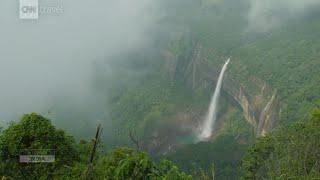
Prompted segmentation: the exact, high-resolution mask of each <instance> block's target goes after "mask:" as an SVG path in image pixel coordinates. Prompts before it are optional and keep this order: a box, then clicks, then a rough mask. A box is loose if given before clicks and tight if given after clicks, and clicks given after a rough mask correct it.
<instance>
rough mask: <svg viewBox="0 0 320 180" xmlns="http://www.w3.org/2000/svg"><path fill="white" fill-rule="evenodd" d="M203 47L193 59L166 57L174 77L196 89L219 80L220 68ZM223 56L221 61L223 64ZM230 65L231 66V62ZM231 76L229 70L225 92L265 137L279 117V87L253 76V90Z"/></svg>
mask: <svg viewBox="0 0 320 180" xmlns="http://www.w3.org/2000/svg"><path fill="white" fill-rule="evenodd" d="M201 50H202V47H201V45H200V44H197V45H195V47H194V50H193V53H191V54H192V55H191V56H190V58H187V59H186V58H181V59H179V58H173V59H170V60H167V61H170V62H171V65H173V66H174V68H172V67H171V73H172V76H173V79H178V78H181V77H183V80H184V82H185V84H186V86H187V87H188V88H192V89H193V90H197V89H206V88H209V87H211V86H210V85H211V84H215V83H216V79H217V78H218V73H219V71H220V67H214V66H213V65H211V64H210V63H209V62H208V61H207V60H206V58H205V55H203V54H202V51H201ZM171 57H173V56H171ZM224 59H225V58H223V59H222V60H221V62H222V63H223V60H224ZM230 65H231V66H232V62H231V63H230ZM173 69H174V70H173ZM232 76H233V74H232V72H230V71H227V73H226V76H225V78H224V81H223V91H225V92H226V94H228V95H229V96H230V97H231V98H232V99H233V100H234V101H235V102H237V103H238V105H239V106H240V107H241V109H242V112H243V116H244V117H245V119H246V120H247V122H249V123H250V124H251V125H252V126H253V127H254V129H255V133H256V135H257V136H261V135H262V136H263V135H264V134H265V133H267V132H268V131H270V130H271V129H273V128H274V127H275V126H276V123H277V120H278V118H279V113H280V102H279V98H278V95H277V92H276V90H274V89H272V87H270V86H269V85H268V84H267V83H266V82H264V81H263V80H262V79H259V78H258V77H252V78H251V79H250V81H251V82H252V83H253V85H254V86H255V88H254V89H255V90H254V91H253V90H252V89H248V88H246V87H244V86H243V85H242V84H241V82H237V81H235V80H234V78H232ZM249 92H250V93H249Z"/></svg>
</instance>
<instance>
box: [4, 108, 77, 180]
mask: <svg viewBox="0 0 320 180" xmlns="http://www.w3.org/2000/svg"><path fill="white" fill-rule="evenodd" d="M34 149H40V150H45V149H52V150H54V152H55V163H20V162H19V155H20V154H21V153H23V151H26V150H29V151H32V150H34ZM78 158H79V154H78V153H77V151H76V149H75V147H74V139H73V138H72V137H71V136H68V135H66V134H65V132H64V131H62V130H59V129H56V128H55V127H54V126H53V125H52V124H51V122H50V120H48V119H46V118H44V117H42V116H40V115H38V114H35V113H32V114H28V115H24V116H23V117H22V119H21V120H20V121H19V122H18V123H11V124H10V125H9V127H8V128H7V129H5V130H4V131H3V132H2V134H1V135H0V174H1V175H5V176H9V177H13V178H16V179H25V178H28V179H48V178H53V177H55V176H57V174H58V173H59V171H63V170H64V169H65V166H71V165H72V164H73V162H74V161H76V160H78Z"/></svg>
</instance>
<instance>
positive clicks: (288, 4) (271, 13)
mask: <svg viewBox="0 0 320 180" xmlns="http://www.w3.org/2000/svg"><path fill="white" fill-rule="evenodd" d="M319 6H320V1H319V0H250V10H249V13H248V20H249V28H250V30H254V31H260V32H264V31H269V30H271V29H273V28H275V27H278V26H280V25H281V24H282V23H284V22H285V21H286V20H288V19H291V18H295V17H299V16H301V15H304V14H306V13H308V12H309V11H310V10H311V9H313V8H316V7H319Z"/></svg>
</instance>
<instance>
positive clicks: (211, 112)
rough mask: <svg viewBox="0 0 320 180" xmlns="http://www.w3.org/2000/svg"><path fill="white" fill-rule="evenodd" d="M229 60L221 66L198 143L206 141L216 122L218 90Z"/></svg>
mask: <svg viewBox="0 0 320 180" xmlns="http://www.w3.org/2000/svg"><path fill="white" fill-rule="evenodd" d="M229 61H230V58H229V59H228V60H227V61H226V62H225V64H224V65H223V67H222V69H221V72H220V75H219V78H218V82H217V85H216V89H215V91H214V94H213V96H212V99H211V102H210V106H209V109H208V113H207V115H206V117H205V120H204V123H203V124H202V127H200V133H199V140H200V141H206V140H208V139H209V138H210V137H211V135H212V130H213V129H214V125H215V122H216V118H217V107H218V101H219V96H220V90H221V86H222V80H223V75H224V73H225V71H226V70H227V66H228V64H229Z"/></svg>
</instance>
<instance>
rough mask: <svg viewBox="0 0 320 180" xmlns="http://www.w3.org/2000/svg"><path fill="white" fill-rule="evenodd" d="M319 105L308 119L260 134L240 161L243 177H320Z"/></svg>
mask: <svg viewBox="0 0 320 180" xmlns="http://www.w3.org/2000/svg"><path fill="white" fill-rule="evenodd" d="M319 139H320V109H318V110H315V111H314V112H313V113H312V117H311V118H310V120H309V121H308V122H307V123H296V124H294V125H292V126H289V127H288V126H287V127H283V128H280V129H278V130H277V131H275V132H274V133H271V134H268V135H267V136H266V137H263V138H261V139H259V140H257V142H256V143H255V144H254V145H253V146H252V147H251V148H250V149H249V150H248V152H247V154H246V156H245V157H244V159H243V162H242V169H243V179H276V178H280V179H314V178H319V177H320V163H319V159H320V141H319Z"/></svg>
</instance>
